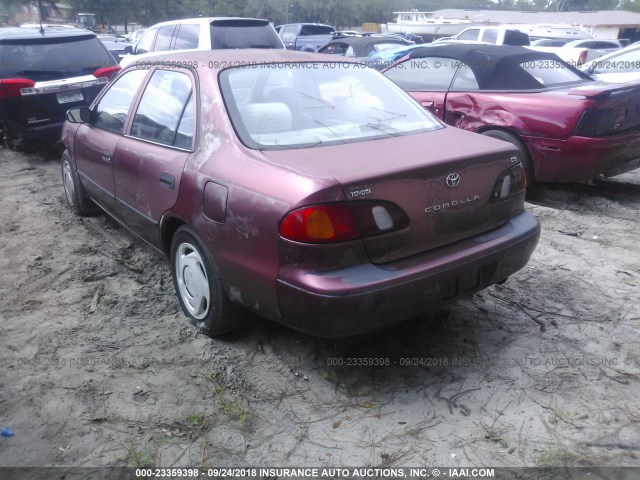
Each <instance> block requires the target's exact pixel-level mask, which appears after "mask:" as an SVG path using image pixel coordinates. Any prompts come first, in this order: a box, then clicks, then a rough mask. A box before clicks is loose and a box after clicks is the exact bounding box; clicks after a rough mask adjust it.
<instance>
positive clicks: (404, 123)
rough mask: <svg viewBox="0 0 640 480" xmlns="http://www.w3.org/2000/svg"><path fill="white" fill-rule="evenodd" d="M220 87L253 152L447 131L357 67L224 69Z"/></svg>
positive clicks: (312, 65) (315, 65) (399, 93)
mask: <svg viewBox="0 0 640 480" xmlns="http://www.w3.org/2000/svg"><path fill="white" fill-rule="evenodd" d="M220 85H221V88H222V93H223V96H224V101H225V105H226V106H227V110H228V111H229V115H230V117H231V120H232V122H233V124H234V127H235V129H236V132H237V133H238V136H239V137H240V139H241V140H242V142H243V143H244V144H245V145H246V146H248V147H249V148H254V149H285V148H304V147H316V146H320V145H333V144H337V143H348V142H359V141H365V140H373V139H378V138H387V137H396V136H400V135H408V134H413V133H420V132H426V131H429V130H436V129H440V128H442V124H441V123H440V122H439V121H438V120H436V119H435V118H434V117H433V116H431V115H430V114H428V113H427V112H426V111H425V110H424V109H423V108H421V107H420V105H418V103H417V102H415V101H413V100H412V99H411V98H410V97H409V96H408V95H407V94H406V93H404V92H403V91H402V90H401V89H400V88H398V87H396V86H395V85H394V84H393V83H392V82H390V81H389V80H387V79H386V78H385V77H384V76H382V75H380V74H379V73H378V72H376V71H375V70H373V69H370V68H368V67H366V66H364V65H361V64H355V63H331V62H329V63H326V62H305V63H271V64H263V65H252V66H246V67H237V68H230V69H226V70H223V71H222V72H221V73H220Z"/></svg>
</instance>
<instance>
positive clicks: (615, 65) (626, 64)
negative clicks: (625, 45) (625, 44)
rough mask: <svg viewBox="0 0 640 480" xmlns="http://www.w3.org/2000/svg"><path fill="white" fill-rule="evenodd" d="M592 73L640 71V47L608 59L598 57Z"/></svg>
mask: <svg viewBox="0 0 640 480" xmlns="http://www.w3.org/2000/svg"><path fill="white" fill-rule="evenodd" d="M593 65H594V69H593V71H592V72H591V73H605V72H640V48H638V49H636V50H632V51H630V52H625V53H621V54H620V55H616V56H615V57H610V58H607V59H606V60H601V59H597V60H595V61H594V63H593Z"/></svg>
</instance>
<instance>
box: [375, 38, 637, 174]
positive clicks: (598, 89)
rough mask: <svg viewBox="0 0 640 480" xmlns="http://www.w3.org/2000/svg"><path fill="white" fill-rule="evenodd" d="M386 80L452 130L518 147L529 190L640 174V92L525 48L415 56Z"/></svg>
mask: <svg viewBox="0 0 640 480" xmlns="http://www.w3.org/2000/svg"><path fill="white" fill-rule="evenodd" d="M384 74H385V75H386V76H387V77H388V78H390V79H391V80H393V81H394V82H395V83H396V84H398V85H399V86H400V87H402V88H403V89H404V90H406V91H407V92H409V93H410V95H411V96H412V97H413V98H415V99H416V100H417V101H418V102H420V104H421V105H422V106H423V107H425V108H427V109H429V110H430V111H431V112H432V113H434V114H435V115H436V116H438V118H440V119H442V120H444V121H445V122H446V123H447V124H449V125H453V126H455V127H458V128H461V129H464V130H469V131H472V132H477V133H483V134H485V135H488V136H492V137H495V138H499V139H501V140H505V141H508V142H511V143H512V144H514V145H516V147H518V149H519V150H520V159H521V161H522V163H523V165H524V167H525V172H526V175H527V182H533V181H536V180H537V181H541V182H589V181H591V180H594V179H595V178H596V177H598V176H599V175H604V176H613V175H618V174H620V173H624V172H628V171H630V170H633V169H635V168H638V167H640V84H626V85H611V84H606V83H601V82H595V81H593V80H592V79H591V78H589V77H588V76H587V75H585V74H584V73H582V72H580V71H579V70H577V69H575V68H573V67H571V66H569V65H567V64H566V63H564V62H562V61H561V60H560V59H559V58H558V57H557V56H556V55H554V54H551V53H543V52H536V51H532V50H529V49H527V48H524V47H509V46H495V45H443V46H434V47H425V48H422V49H418V50H414V51H413V52H412V53H411V54H410V55H408V56H407V57H405V58H404V59H402V60H401V61H400V62H398V63H397V64H395V65H394V66H392V67H390V68H389V69H387V70H386V71H385V72H384Z"/></svg>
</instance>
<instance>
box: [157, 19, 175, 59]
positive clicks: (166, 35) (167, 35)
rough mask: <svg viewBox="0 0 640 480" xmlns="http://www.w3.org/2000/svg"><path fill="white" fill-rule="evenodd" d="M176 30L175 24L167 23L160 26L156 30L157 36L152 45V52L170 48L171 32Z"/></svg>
mask: <svg viewBox="0 0 640 480" xmlns="http://www.w3.org/2000/svg"><path fill="white" fill-rule="evenodd" d="M175 30H176V26H175V25H167V26H165V27H160V29H159V30H158V38H156V44H155V46H154V47H153V51H154V52H165V51H167V50H169V49H170V48H171V39H172V38H173V32H174V31H175Z"/></svg>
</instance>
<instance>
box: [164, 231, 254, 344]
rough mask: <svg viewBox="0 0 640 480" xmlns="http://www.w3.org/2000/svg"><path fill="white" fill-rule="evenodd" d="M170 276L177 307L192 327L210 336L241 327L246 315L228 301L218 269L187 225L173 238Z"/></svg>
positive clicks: (195, 234)
mask: <svg viewBox="0 0 640 480" xmlns="http://www.w3.org/2000/svg"><path fill="white" fill-rule="evenodd" d="M171 272H172V274H173V285H174V287H175V289H176V293H177V295H178V299H179V300H180V306H181V307H182V310H183V311H184V313H185V315H187V317H189V319H190V320H191V322H192V323H193V324H195V325H197V326H199V327H201V328H202V329H203V330H204V331H205V332H206V333H207V334H208V335H211V336H215V335H221V334H223V333H227V332H230V331H231V330H235V329H237V328H239V327H240V326H242V324H243V323H244V319H245V317H246V313H245V312H244V311H243V310H242V309H240V308H239V307H237V306H235V305H233V304H232V303H231V300H229V297H228V296H227V294H226V292H225V291H224V287H223V286H222V281H221V280H220V274H219V272H218V267H217V266H216V264H215V263H214V261H213V258H212V257H211V255H209V252H208V250H207V248H206V247H205V246H204V244H203V243H202V241H201V240H200V239H199V238H198V235H197V233H196V232H195V230H194V229H193V228H191V227H189V226H188V225H183V226H182V227H180V228H179V229H178V230H177V231H176V233H175V235H174V236H173V240H172V242H171Z"/></svg>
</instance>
